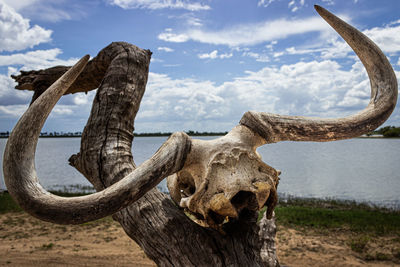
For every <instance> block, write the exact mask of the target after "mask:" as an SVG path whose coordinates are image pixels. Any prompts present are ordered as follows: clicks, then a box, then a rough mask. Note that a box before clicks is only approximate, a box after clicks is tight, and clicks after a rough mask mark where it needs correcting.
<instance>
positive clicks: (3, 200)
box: [0, 191, 88, 214]
mask: <svg viewBox="0 0 400 267" xmlns="http://www.w3.org/2000/svg"><path fill="white" fill-rule="evenodd" d="M50 192H51V193H53V194H55V195H57V196H61V197H76V196H83V195H87V194H88V193H79V192H63V191H50ZM19 211H22V209H21V207H20V206H19V205H18V204H17V203H16V202H15V201H14V199H13V198H12V197H11V195H10V194H9V193H8V192H7V191H5V192H1V193H0V214H4V213H7V212H19Z"/></svg>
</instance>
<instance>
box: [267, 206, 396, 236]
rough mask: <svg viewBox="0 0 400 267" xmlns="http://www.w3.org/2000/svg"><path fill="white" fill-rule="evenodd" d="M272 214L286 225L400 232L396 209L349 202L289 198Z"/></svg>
mask: <svg viewBox="0 0 400 267" xmlns="http://www.w3.org/2000/svg"><path fill="white" fill-rule="evenodd" d="M263 211H264V210H263ZM261 215H262V213H260V216H261ZM275 215H276V216H275V217H276V222H277V224H278V225H285V226H290V227H297V228H298V227H300V228H304V227H305V228H313V229H320V230H324V229H327V230H333V229H338V230H350V231H353V232H356V233H363V234H375V235H392V234H395V235H400V212H399V211H392V210H388V209H385V208H378V207H373V206H369V205H366V204H357V203H355V202H352V201H338V200H318V199H290V200H286V201H280V203H279V205H278V206H277V207H276V208H275Z"/></svg>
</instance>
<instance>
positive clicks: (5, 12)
mask: <svg viewBox="0 0 400 267" xmlns="http://www.w3.org/2000/svg"><path fill="white" fill-rule="evenodd" d="M51 33H52V31H51V30H46V29H43V28H42V27H40V26H38V25H34V26H30V24H29V20H28V19H24V18H23V17H22V16H21V15H20V14H18V13H17V12H15V11H14V10H13V9H12V8H11V7H9V6H7V5H6V4H4V3H2V2H0V36H1V38H0V52H1V51H16V50H23V49H26V48H32V47H34V46H35V45H38V44H40V43H46V42H49V41H51Z"/></svg>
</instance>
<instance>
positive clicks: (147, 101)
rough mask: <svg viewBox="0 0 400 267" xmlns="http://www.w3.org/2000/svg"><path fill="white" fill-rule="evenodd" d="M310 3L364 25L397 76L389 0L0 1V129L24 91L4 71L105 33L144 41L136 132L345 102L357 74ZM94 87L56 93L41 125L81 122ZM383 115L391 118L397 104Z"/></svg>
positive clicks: (358, 94)
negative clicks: (147, 53)
mask: <svg viewBox="0 0 400 267" xmlns="http://www.w3.org/2000/svg"><path fill="white" fill-rule="evenodd" d="M314 4H319V5H321V6H323V7H325V8H327V9H328V10H330V11H331V12H333V13H335V14H336V15H338V16H339V17H341V18H343V19H345V20H346V21H348V22H350V23H351V24H352V25H353V26H355V27H357V28H358V29H360V30H361V31H363V32H364V33H365V34H367V35H368V36H369V37H370V38H371V39H372V40H374V41H375V42H376V43H377V44H378V46H380V47H381V49H382V50H383V51H384V53H385V54H386V55H387V56H388V58H389V59H390V62H391V63H392V65H393V68H394V69H395V71H396V74H397V77H400V58H399V57H400V15H399V12H398V10H400V1H398V0H380V1H376V0H348V1H339V0H313V1H310V0H254V1H243V0H229V1H212V0H205V1H201V0H193V1H185V0H164V1H160V0H147V1H144V0H98V1H94V0H90V1H89V0H88V1H86V0H81V1H78V0H57V1H54V0H52V1H50V0H18V1H15V0H0V37H1V38H0V131H9V130H11V129H12V128H13V126H14V125H15V123H16V121H17V120H18V118H19V117H20V116H21V114H22V113H23V112H24V110H26V108H27V106H28V103H29V101H30V99H31V96H32V93H31V92H27V91H19V90H15V89H14V86H15V84H14V82H13V80H12V79H11V78H10V75H11V74H17V73H18V72H19V71H20V70H21V69H22V70H31V69H41V68H48V67H52V66H55V65H72V64H73V63H74V62H75V61H76V60H77V59H78V58H80V57H81V56H83V55H84V54H87V53H89V54H90V55H91V56H92V57H94V56H96V54H97V53H98V52H99V51H100V50H101V49H102V48H104V47H105V46H107V45H108V44H109V43H111V42H113V41H126V42H130V43H132V44H135V45H137V46H139V47H141V48H145V49H150V50H151V51H152V52H153V56H152V61H151V64H150V73H149V81H148V84H147V89H146V93H145V95H144V97H143V100H142V104H141V107H140V110H139V113H138V115H137V118H136V123H135V128H136V131H137V132H158V131H161V132H166V131H183V130H184V131H187V130H195V131H227V130H230V129H231V128H232V127H234V126H235V125H236V124H237V123H238V122H239V120H240V118H241V116H242V115H243V113H244V112H246V111H247V110H257V111H266V112H271V113H280V114H289V115H302V116H316V117H341V116H346V115H350V114H352V113H355V112H357V111H359V110H361V109H363V108H364V107H365V106H366V105H367V104H368V101H369V95H370V87H369V81H368V77H367V75H366V72H365V70H364V68H363V66H362V64H361V63H360V62H359V60H358V59H357V58H356V57H355V55H354V53H353V52H352V51H351V50H350V48H349V47H348V46H347V45H346V44H345V43H344V42H343V41H342V39H341V38H340V37H339V36H338V35H337V34H336V33H335V32H334V31H333V30H332V29H331V28H330V27H329V26H328V24H326V23H325V21H324V20H323V19H322V18H320V17H319V16H318V14H317V13H316V12H315V10H314V8H313V5H314ZM94 94H95V92H94V91H92V92H90V93H89V94H87V95H85V94H82V93H81V94H74V95H68V96H64V97H63V98H61V100H60V102H59V103H58V104H57V106H56V107H55V109H54V111H53V112H52V114H51V115H50V118H49V119H48V121H47V122H46V124H45V126H44V129H43V131H81V130H82V129H83V127H84V125H85V124H86V121H87V118H88V116H89V112H90V108H91V102H92V99H93V96H94ZM389 124H390V125H397V126H400V112H399V108H398V107H397V108H396V110H395V111H394V113H393V114H392V116H391V118H390V119H389V121H388V122H387V123H386V125H389Z"/></svg>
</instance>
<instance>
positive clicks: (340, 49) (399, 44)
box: [274, 22, 400, 59]
mask: <svg viewBox="0 0 400 267" xmlns="http://www.w3.org/2000/svg"><path fill="white" fill-rule="evenodd" d="M363 33H364V34H365V35H367V36H368V37H369V38H370V39H371V40H372V41H373V42H375V43H376V44H377V45H378V46H379V48H381V49H382V51H383V52H384V53H389V54H396V53H399V52H400V23H399V22H392V23H390V24H388V25H386V26H385V27H375V28H372V29H367V30H365V31H363ZM352 52H353V50H352V49H351V48H350V46H349V45H348V44H347V43H346V42H344V41H343V39H342V38H340V37H339V36H337V35H336V36H333V35H332V36H331V37H329V38H325V39H323V38H320V39H319V41H318V42H317V44H313V45H312V46H300V47H294V46H292V47H288V48H286V49H285V50H284V51H279V52H275V54H274V57H279V56H282V55H287V54H289V55H305V54H320V56H321V58H322V59H336V58H345V57H348V56H349V53H352Z"/></svg>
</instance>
